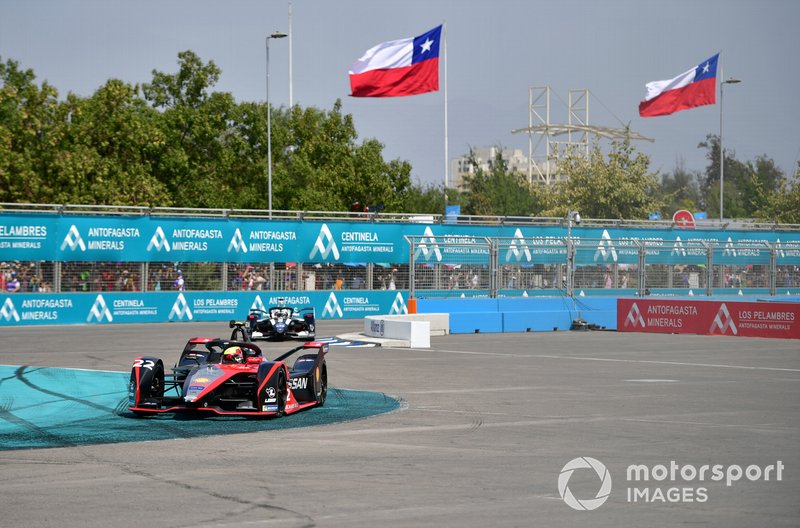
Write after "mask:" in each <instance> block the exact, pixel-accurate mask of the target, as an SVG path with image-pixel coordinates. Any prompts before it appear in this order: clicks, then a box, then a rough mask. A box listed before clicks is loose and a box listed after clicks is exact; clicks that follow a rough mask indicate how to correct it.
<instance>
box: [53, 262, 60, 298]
mask: <svg viewBox="0 0 800 528" xmlns="http://www.w3.org/2000/svg"><path fill="white" fill-rule="evenodd" d="M53 292H54V293H61V261H60V260H57V261H55V262H54V263H53Z"/></svg>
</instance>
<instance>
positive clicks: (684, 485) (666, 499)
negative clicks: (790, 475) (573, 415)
mask: <svg viewBox="0 0 800 528" xmlns="http://www.w3.org/2000/svg"><path fill="white" fill-rule="evenodd" d="M580 469H591V470H594V472H595V473H596V474H597V477H598V478H599V479H600V489H599V490H598V491H597V494H596V495H595V497H594V498H586V499H579V498H577V497H575V495H574V494H573V493H572V491H571V490H570V489H569V480H570V478H571V477H572V474H573V473H574V472H575V471H576V470H580ZM784 469H785V466H784V464H783V462H782V461H780V460H778V461H776V463H775V464H769V465H766V466H763V467H762V466H759V465H756V464H751V465H749V466H741V465H738V464H730V465H724V464H703V465H700V466H696V465H693V464H679V463H678V462H676V461H674V460H670V461H669V463H668V464H655V465H647V464H631V465H629V466H628V467H627V471H626V475H625V476H626V478H627V484H628V486H627V492H626V499H627V502H628V503H692V502H700V503H702V502H707V501H708V499H709V489H708V483H720V484H723V483H724V485H725V487H728V488H730V487H731V486H733V485H734V484H736V483H738V482H739V481H749V482H759V481H762V482H769V481H777V482H779V481H781V480H783V470H784ZM558 493H559V495H561V499H562V500H563V501H564V502H565V503H566V504H567V505H568V506H569V507H570V508H572V509H574V510H579V511H591V510H596V509H597V508H599V507H600V506H602V505H603V504H604V503H605V502H606V500H608V497H609V496H610V495H611V474H610V473H609V471H608V468H606V466H605V464H603V463H602V462H600V461H599V460H597V459H594V458H591V457H579V458H573V459H572V460H570V461H569V462H567V464H566V465H565V466H564V467H563V468H562V469H561V473H560V474H559V476H558Z"/></svg>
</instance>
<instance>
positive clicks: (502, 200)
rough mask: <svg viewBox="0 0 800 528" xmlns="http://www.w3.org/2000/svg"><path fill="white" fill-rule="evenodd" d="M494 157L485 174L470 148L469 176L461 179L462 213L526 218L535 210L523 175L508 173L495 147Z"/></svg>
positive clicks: (498, 148) (533, 196)
mask: <svg viewBox="0 0 800 528" xmlns="http://www.w3.org/2000/svg"><path fill="white" fill-rule="evenodd" d="M495 152H496V154H495V158H494V159H493V160H490V163H489V170H488V171H485V170H484V169H483V168H482V166H481V163H480V161H479V160H478V159H477V157H476V155H475V150H474V149H470V153H469V164H470V165H471V166H472V168H473V173H472V174H471V175H469V176H466V177H465V178H464V180H465V181H464V182H465V184H466V188H467V191H466V193H465V194H466V196H465V198H466V203H465V206H464V210H463V211H462V212H463V213H464V214H470V215H486V216H529V215H531V214H532V213H533V211H534V210H535V209H536V207H537V201H536V199H535V195H534V194H532V192H531V189H530V187H529V185H528V182H527V179H526V177H525V176H523V175H522V174H519V173H515V172H511V171H509V169H508V162H507V161H506V160H505V159H503V154H502V152H503V149H502V147H499V146H498V147H496V149H495Z"/></svg>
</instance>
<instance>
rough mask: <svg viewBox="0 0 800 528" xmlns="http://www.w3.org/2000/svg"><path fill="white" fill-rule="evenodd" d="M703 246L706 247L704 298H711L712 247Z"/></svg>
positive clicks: (712, 278)
mask: <svg viewBox="0 0 800 528" xmlns="http://www.w3.org/2000/svg"><path fill="white" fill-rule="evenodd" d="M703 245H704V246H705V247H706V296H707V297H711V296H712V295H714V285H713V281H714V246H713V245H711V244H706V243H705V242H703Z"/></svg>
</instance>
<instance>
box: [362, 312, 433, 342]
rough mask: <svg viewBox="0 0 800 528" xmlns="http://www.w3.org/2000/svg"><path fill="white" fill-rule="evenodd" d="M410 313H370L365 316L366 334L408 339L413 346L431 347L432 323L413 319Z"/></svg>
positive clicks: (385, 337) (383, 337)
mask: <svg viewBox="0 0 800 528" xmlns="http://www.w3.org/2000/svg"><path fill="white" fill-rule="evenodd" d="M411 317H412V316H408V315H368V316H366V317H365V318H364V334H365V335H367V336H369V337H377V338H381V339H399V340H402V341H407V342H408V346H409V347H411V348H430V346H431V323H430V321H420V320H413V319H411Z"/></svg>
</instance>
